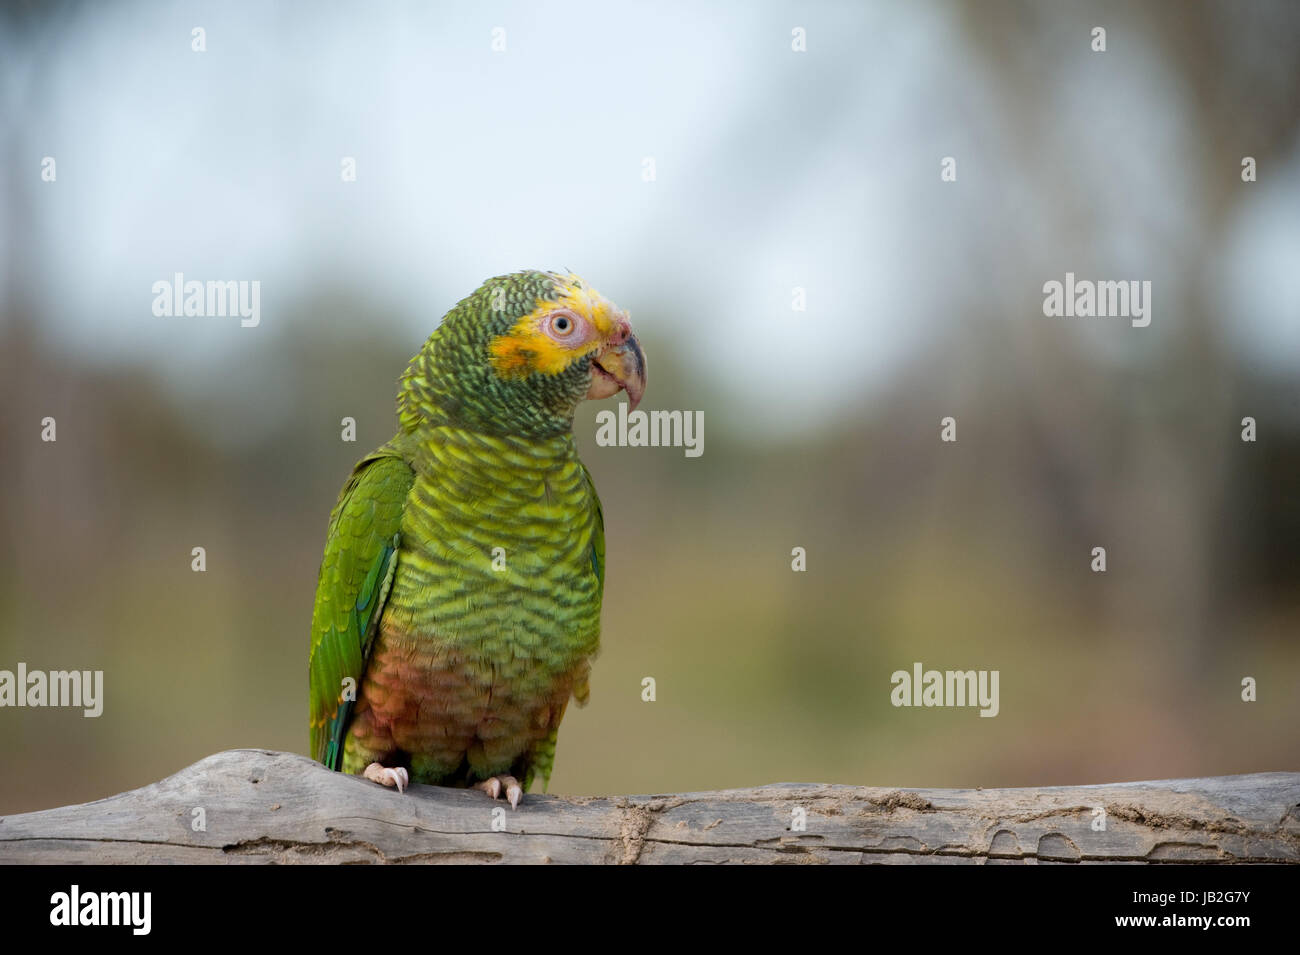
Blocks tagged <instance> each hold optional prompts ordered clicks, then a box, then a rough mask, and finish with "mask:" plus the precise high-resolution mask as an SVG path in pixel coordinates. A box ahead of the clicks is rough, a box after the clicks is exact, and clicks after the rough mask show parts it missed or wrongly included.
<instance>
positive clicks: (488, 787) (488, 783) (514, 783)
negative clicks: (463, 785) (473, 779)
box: [474, 776, 524, 809]
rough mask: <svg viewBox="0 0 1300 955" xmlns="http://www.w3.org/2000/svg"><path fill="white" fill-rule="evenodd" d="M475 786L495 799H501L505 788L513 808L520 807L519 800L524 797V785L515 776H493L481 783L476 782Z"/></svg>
mask: <svg viewBox="0 0 1300 955" xmlns="http://www.w3.org/2000/svg"><path fill="white" fill-rule="evenodd" d="M474 788H475V789H481V790H483V791H484V792H485V793H487V794H488V795H489V796H491V797H492V798H493V799H500V798H501V793H502V791H503V790H504V791H505V794H506V799H508V800H510V808H511V809H518V808H519V800H521V799H523V798H524V787H523V786H520V785H519V780H517V779H515V777H513V776H492V777H490V778H488V779H485V780H483V781H482V782H481V783H475V784H474Z"/></svg>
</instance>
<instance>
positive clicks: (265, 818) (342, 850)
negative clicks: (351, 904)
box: [0, 749, 1300, 864]
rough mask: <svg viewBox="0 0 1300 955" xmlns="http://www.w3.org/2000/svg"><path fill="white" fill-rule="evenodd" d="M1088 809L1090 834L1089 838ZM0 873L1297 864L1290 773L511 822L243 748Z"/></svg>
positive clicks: (11, 852) (594, 809) (121, 802)
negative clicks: (392, 866)
mask: <svg viewBox="0 0 1300 955" xmlns="http://www.w3.org/2000/svg"><path fill="white" fill-rule="evenodd" d="M801 812H802V814H803V815H804V817H805V818H806V829H804V830H802V831H800V830H799V829H798V823H797V819H798V817H799V816H800V813H801ZM1103 812H1104V822H1105V828H1104V830H1103V829H1099V828H1098V829H1094V828H1093V827H1094V825H1100V821H1101V820H1102V819H1103V816H1102V813H1103ZM200 822H201V823H202V827H203V828H200V829H197V830H196V828H195V826H197V825H199V823H200ZM494 825H496V826H504V831H494V828H493V827H494ZM0 860H3V861H5V862H17V863H69V862H72V863H76V862H93V863H106V862H107V863H154V862H197V863H271V862H280V863H295V862H302V863H337V862H484V863H493V862H509V863H529V862H569V863H623V864H628V863H642V864H645V863H684V862H692V863H695V862H713V863H721V862H729V863H790V862H795V863H803V862H836V863H931V864H933V863H947V864H954V863H987V862H1017V863H1039V862H1043V863H1046V862H1088V863H1106V862H1112V863H1113V862H1199V863H1240V862H1287V863H1300V773H1255V774H1252V775H1247V776H1220V777H1210V778H1206V779H1180V780H1163V781H1159V782H1141V783H1117V784H1113V785H1102V786H1062V787H1044V788H1040V789H986V790H968V789H915V790H899V789H872V788H862V787H856V786H833V785H824V784H821V785H803V784H791V783H781V784H777V785H772V786H760V787H758V788H755V789H733V790H724V791H720V792H703V793H676V794H669V795H658V796H609V797H575V798H566V797H560V796H547V795H540V794H535V793H534V794H528V795H526V796H525V797H524V801H523V803H522V804H521V805H520V807H519V809H518V810H517V811H511V810H510V808H509V807H508V805H507V804H506V803H505V802H504V801H502V802H497V803H493V802H492V801H491V800H489V799H488V798H487V796H486V795H485V794H484V793H482V792H478V791H474V790H457V789H442V788H439V787H432V786H414V787H412V788H411V789H410V790H408V792H407V793H406V794H404V795H399V794H398V793H397V792H396V791H395V790H387V789H383V788H381V787H379V786H376V785H374V784H373V783H370V782H367V781H365V780H362V779H359V778H356V777H353V776H344V775H342V774H340V773H332V772H329V771H328V770H326V769H325V768H324V767H323V766H321V765H319V764H318V763H315V762H313V761H311V760H309V759H307V758H306V757H303V756H296V755H293V754H289V753H276V752H269V751H266V750H252V749H244V750H231V751H229V752H225V753H218V754H216V755H215V756H209V757H208V758H207V759H204V760H201V761H200V762H198V763H195V764H194V765H193V766H190V767H189V768H187V769H184V770H182V771H181V772H179V773H177V774H176V775H174V776H169V777H168V778H167V779H164V780H162V781H161V782H158V783H155V784H153V785H151V786H146V787H144V788H143V789H137V790H134V791H132V792H127V793H122V794H121V795H118V796H113V797H111V798H109V799H103V800H99V801H98V802H92V803H86V804H84V805H80V806H65V807H63V808H60V809H50V810H46V811H44V812H33V813H27V814H23V815H16V816H8V817H5V818H0Z"/></svg>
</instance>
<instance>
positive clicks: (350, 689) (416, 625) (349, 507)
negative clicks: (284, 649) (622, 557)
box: [309, 271, 646, 808]
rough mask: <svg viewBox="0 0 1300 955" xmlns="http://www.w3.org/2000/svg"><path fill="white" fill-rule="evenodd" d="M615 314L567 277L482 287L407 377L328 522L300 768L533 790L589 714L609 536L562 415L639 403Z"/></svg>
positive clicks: (629, 341) (641, 369)
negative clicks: (307, 747)
mask: <svg viewBox="0 0 1300 955" xmlns="http://www.w3.org/2000/svg"><path fill="white" fill-rule="evenodd" d="M645 382H646V361H645V353H644V352H643V351H642V350H641V345H640V343H639V342H638V341H637V339H636V336H635V335H633V333H632V328H631V325H630V324H629V322H628V316H627V314H626V313H625V312H623V311H622V310H620V309H619V308H617V307H616V306H615V305H613V304H612V303H611V302H609V301H607V300H606V299H605V298H603V297H602V296H601V295H600V294H599V293H597V292H596V291H595V290H594V289H593V288H591V286H589V285H588V284H587V283H586V282H584V281H582V280H581V279H580V278H578V276H576V275H572V274H561V273H555V272H535V271H529V272H519V273H515V274H513V275H504V276H499V277H497V278H493V279H488V280H487V281H486V282H484V283H483V285H482V286H480V287H479V289H478V290H477V291H475V292H474V293H473V294H472V295H470V296H469V297H468V298H466V299H464V300H463V301H461V302H459V303H458V304H457V305H456V306H455V307H454V308H452V310H451V311H450V312H448V313H447V315H446V316H445V317H444V318H443V320H442V324H441V325H439V327H438V328H437V329H436V330H435V331H434V332H433V334H432V335H431V336H429V340H428V341H427V342H426V343H425V345H424V347H423V348H422V349H421V350H420V353H419V354H417V355H416V356H415V357H414V358H413V359H411V363H410V365H409V366H408V367H407V369H406V372H405V373H404V374H403V375H402V378H401V382H400V385H399V388H398V395H397V412H398V420H399V424H400V427H399V429H398V432H397V435H396V436H395V437H394V438H393V439H392V440H391V441H389V442H388V443H387V444H385V445H384V446H383V447H381V448H379V449H378V450H375V451H373V452H371V453H370V454H368V455H366V456H365V457H364V458H362V459H361V460H360V461H359V462H358V463H357V465H356V467H355V468H354V469H353V471H352V476H351V477H350V478H349V479H348V482H347V483H346V484H345V485H344V487H343V491H342V492H341V493H340V494H339V499H338V503H337V504H336V505H335V506H334V510H333V512H332V513H331V514H330V520H329V531H328V534H327V537H326V541H325V556H324V558H323V559H322V561H321V567H320V577H319V581H318V584H317V588H316V605H315V609H314V610H313V612H312V623H311V662H310V667H309V669H310V682H311V707H310V709H311V754H312V756H313V757H314V758H315V759H317V760H319V761H320V762H322V763H324V764H325V765H326V766H328V767H330V768H331V769H334V770H340V771H342V772H345V773H353V774H358V773H359V774H361V775H364V776H365V778H367V779H370V780H373V781H374V782H376V783H380V784H382V785H384V786H396V787H397V789H398V791H399V792H400V791H404V790H405V788H406V786H407V785H408V784H409V783H410V781H411V780H414V781H416V782H419V783H430V784H435V785H445V786H462V787H463V786H475V787H477V788H479V789H483V790H484V791H486V792H487V793H488V794H489V795H490V796H492V798H493V799H497V798H499V797H500V796H501V794H502V793H503V792H504V794H505V795H506V798H507V799H508V800H509V802H510V805H511V807H512V808H513V807H516V806H517V805H518V803H519V800H520V798H521V797H522V795H523V791H524V790H526V789H528V788H529V786H530V785H531V784H532V783H533V781H534V780H537V779H540V780H541V783H542V786H543V787H545V785H546V783H547V781H548V780H549V778H550V774H551V767H552V765H553V764H554V761H555V740H556V734H557V733H558V731H559V726H560V720H561V719H562V718H563V717H564V711H565V707H566V706H567V705H568V702H569V699H570V697H573V698H576V699H577V700H578V703H579V705H581V704H583V703H585V702H586V700H587V693H588V689H587V678H588V673H589V670H590V664H591V659H592V657H593V655H594V654H595V652H596V649H597V645H598V643H599V637H600V605H601V594H602V590H603V588H604V578H605V532H604V522H603V518H602V515H601V509H600V500H599V498H597V496H596V489H595V487H594V486H593V485H592V480H591V475H590V474H589V473H588V471H587V469H586V467H585V466H583V464H582V462H581V461H579V460H578V454H577V449H576V447H575V446H574V440H573V415H574V411H575V409H576V408H577V406H578V404H579V403H580V402H582V401H583V400H584V399H588V398H593V399H599V398H607V397H610V396H612V395H614V394H617V393H618V392H619V391H625V392H626V393H627V396H628V399H629V402H630V404H631V406H632V407H633V408H635V407H636V405H637V403H638V402H639V401H640V400H641V396H642V394H643V393H644V391H645Z"/></svg>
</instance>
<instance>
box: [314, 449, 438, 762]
mask: <svg viewBox="0 0 1300 955" xmlns="http://www.w3.org/2000/svg"><path fill="white" fill-rule="evenodd" d="M413 480H414V474H413V473H412V471H411V468H410V467H409V466H408V465H407V463H406V462H405V461H403V460H402V459H401V458H400V457H398V456H397V455H396V454H394V453H393V452H391V451H389V450H386V449H380V450H379V451H376V452H375V453H374V454H371V455H369V456H367V457H365V458H362V459H361V461H360V462H358V463H357V466H356V468H355V469H354V470H353V472H352V477H351V478H350V479H349V480H348V483H347V484H346V485H344V487H343V491H342V492H341V493H340V494H339V500H338V503H337V504H335V505H334V510H333V512H332V513H331V514H330V524H329V534H328V536H327V538H326V542H325V557H324V558H323V559H322V560H321V566H320V578H319V581H318V582H317V585H316V606H315V609H314V610H313V611H312V621H311V664H310V667H309V670H310V681H311V718H310V722H311V755H312V757H313V758H315V759H317V760H319V761H320V762H322V763H324V764H325V765H326V766H328V767H329V768H330V769H339V768H340V766H341V765H342V762H343V737H344V734H345V733H346V732H347V726H348V721H349V719H350V718H351V715H352V707H353V700H345V699H344V696H345V695H349V694H345V692H344V681H345V680H347V679H349V678H350V679H351V680H352V681H353V684H352V686H353V687H354V688H355V689H356V690H358V691H359V689H360V685H361V677H362V675H363V674H364V673H365V668H366V660H367V659H368V657H369V653H370V645H371V643H372V641H373V640H374V634H375V631H376V629H377V627H378V624H379V617H380V615H381V614H382V613H383V609H384V603H385V601H386V600H387V599H388V591H389V587H390V586H391V585H392V582H393V572H394V570H395V569H396V567H397V552H398V548H399V546H400V538H399V536H398V534H399V531H400V530H401V525H402V511H403V508H404V507H405V505H406V496H407V493H408V492H409V491H410V490H411V484H412V482H413ZM350 695H351V696H352V697H353V699H355V695H356V694H355V692H354V693H352V694H350Z"/></svg>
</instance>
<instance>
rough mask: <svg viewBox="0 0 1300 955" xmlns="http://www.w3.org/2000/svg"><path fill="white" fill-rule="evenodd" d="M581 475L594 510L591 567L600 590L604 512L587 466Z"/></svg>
mask: <svg viewBox="0 0 1300 955" xmlns="http://www.w3.org/2000/svg"><path fill="white" fill-rule="evenodd" d="M582 473H583V474H584V475H585V476H586V478H587V487H589V488H591V502H592V505H593V506H594V508H595V510H596V526H595V528H594V529H593V531H592V534H591V567H592V569H593V570H594V571H595V572H596V579H597V580H599V581H600V588H601V590H604V589H605V512H604V511H603V510H601V507H600V495H598V494H597V493H596V482H595V481H593V480H592V479H591V472H590V471H588V470H587V465H585V464H584V465H582Z"/></svg>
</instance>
